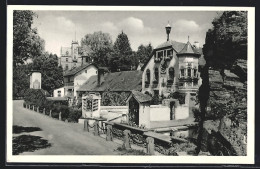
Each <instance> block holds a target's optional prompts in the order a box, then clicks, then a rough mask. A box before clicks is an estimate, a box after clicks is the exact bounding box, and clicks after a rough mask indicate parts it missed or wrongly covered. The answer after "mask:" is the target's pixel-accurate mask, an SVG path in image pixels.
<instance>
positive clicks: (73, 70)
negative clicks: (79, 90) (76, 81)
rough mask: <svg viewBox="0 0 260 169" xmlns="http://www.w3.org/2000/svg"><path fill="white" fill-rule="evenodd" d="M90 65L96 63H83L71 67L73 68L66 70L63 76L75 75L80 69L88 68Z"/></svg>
mask: <svg viewBox="0 0 260 169" xmlns="http://www.w3.org/2000/svg"><path fill="white" fill-rule="evenodd" d="M90 65H93V66H95V65H94V64H84V65H82V66H79V67H75V68H74V69H71V70H69V71H66V72H65V73H64V75H63V76H72V75H75V74H76V73H78V72H80V71H82V70H84V69H86V68H87V67H89V66H90ZM95 67H97V66H95Z"/></svg>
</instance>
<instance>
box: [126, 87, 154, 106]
mask: <svg viewBox="0 0 260 169" xmlns="http://www.w3.org/2000/svg"><path fill="white" fill-rule="evenodd" d="M132 96H133V97H134V98H135V99H136V100H137V101H138V102H139V103H145V102H149V101H151V100H152V97H151V96H149V95H147V94H144V93H142V92H139V91H135V90H132ZM130 97H131V96H129V98H130ZM128 101H129V100H128Z"/></svg>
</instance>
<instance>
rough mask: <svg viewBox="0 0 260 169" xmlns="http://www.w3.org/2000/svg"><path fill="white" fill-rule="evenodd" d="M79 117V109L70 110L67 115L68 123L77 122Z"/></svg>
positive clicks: (80, 112) (80, 113)
mask: <svg viewBox="0 0 260 169" xmlns="http://www.w3.org/2000/svg"><path fill="white" fill-rule="evenodd" d="M81 115H82V110H81V109H76V108H70V109H69V114H68V121H69V122H78V119H79V118H80V117H81Z"/></svg>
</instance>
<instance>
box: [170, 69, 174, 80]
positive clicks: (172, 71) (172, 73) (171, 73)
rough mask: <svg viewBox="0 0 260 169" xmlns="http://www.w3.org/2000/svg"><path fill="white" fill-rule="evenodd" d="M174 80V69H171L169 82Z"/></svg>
mask: <svg viewBox="0 0 260 169" xmlns="http://www.w3.org/2000/svg"><path fill="white" fill-rule="evenodd" d="M173 79H174V68H173V67H170V68H169V80H173Z"/></svg>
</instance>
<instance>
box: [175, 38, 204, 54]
mask: <svg viewBox="0 0 260 169" xmlns="http://www.w3.org/2000/svg"><path fill="white" fill-rule="evenodd" d="M184 54H189V55H200V52H199V49H196V48H195V47H194V46H192V45H191V43H190V42H189V41H188V42H187V43H186V44H185V46H184V47H183V49H182V50H181V51H180V52H179V53H178V54H177V55H184Z"/></svg>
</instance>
